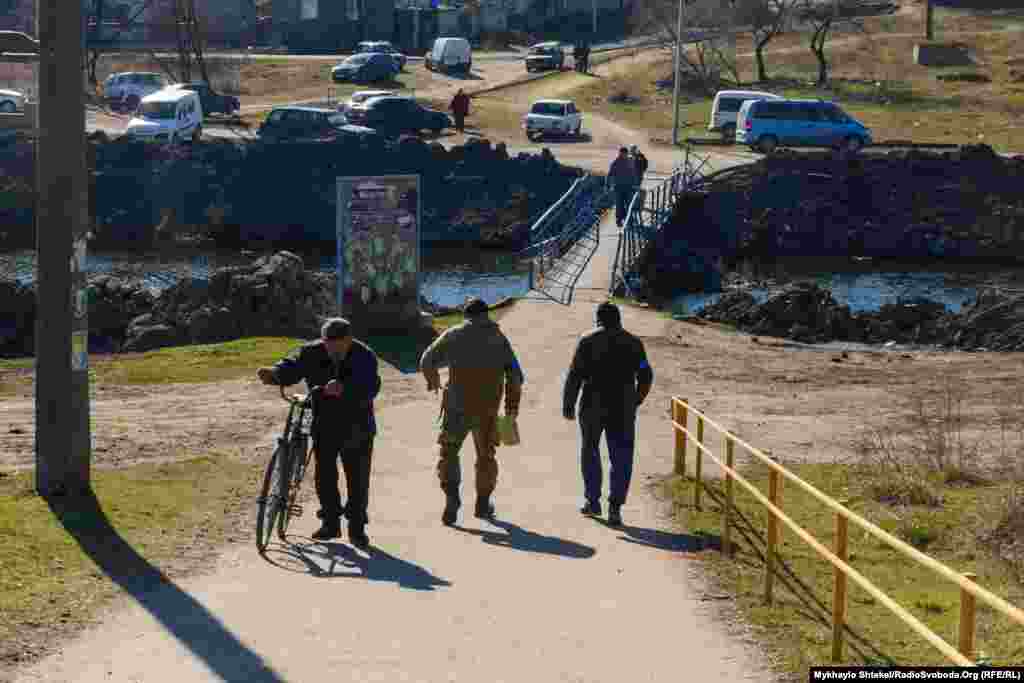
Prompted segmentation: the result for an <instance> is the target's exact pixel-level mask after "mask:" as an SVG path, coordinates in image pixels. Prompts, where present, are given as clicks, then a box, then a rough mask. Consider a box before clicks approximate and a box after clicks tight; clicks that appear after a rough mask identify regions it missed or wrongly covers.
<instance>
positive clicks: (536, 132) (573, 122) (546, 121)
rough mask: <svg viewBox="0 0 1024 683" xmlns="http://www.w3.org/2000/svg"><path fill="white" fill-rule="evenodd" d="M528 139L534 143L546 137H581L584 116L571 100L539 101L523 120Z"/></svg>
mask: <svg viewBox="0 0 1024 683" xmlns="http://www.w3.org/2000/svg"><path fill="white" fill-rule="evenodd" d="M523 128H524V129H525V130H526V137H527V138H528V139H529V140H531V141H533V140H536V139H538V138H541V137H543V136H545V135H574V136H576V137H579V136H580V133H581V130H582V128H583V115H582V114H580V112H579V110H578V109H576V104H575V103H574V102H572V101H571V100H537V101H536V102H534V103H533V105H532V106H531V107H530V112H529V113H528V114H527V115H526V116H525V117H524V118H523Z"/></svg>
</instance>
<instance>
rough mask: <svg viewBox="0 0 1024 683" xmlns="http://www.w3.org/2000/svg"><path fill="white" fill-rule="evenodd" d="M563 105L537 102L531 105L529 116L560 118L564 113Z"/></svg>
mask: <svg viewBox="0 0 1024 683" xmlns="http://www.w3.org/2000/svg"><path fill="white" fill-rule="evenodd" d="M564 110H565V105H562V104H556V103H554V102H537V103H536V104H534V105H533V108H532V109H531V110H530V113H531V114H540V115H541V116H561V115H562V114H563V113H564Z"/></svg>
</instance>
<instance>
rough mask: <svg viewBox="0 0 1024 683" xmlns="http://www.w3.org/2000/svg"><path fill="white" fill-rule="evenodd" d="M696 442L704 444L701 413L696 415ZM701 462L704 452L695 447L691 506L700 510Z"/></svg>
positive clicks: (702, 461)
mask: <svg viewBox="0 0 1024 683" xmlns="http://www.w3.org/2000/svg"><path fill="white" fill-rule="evenodd" d="M697 443H699V444H700V445H701V446H703V445H704V417H703V416H701V415H698V416H697ZM703 463H704V452H703V451H702V450H701V449H699V448H698V449H697V458H696V460H694V461H693V465H694V469H693V507H694V509H696V510H700V489H701V486H703V484H704V482H703V481H701V480H702V478H703V473H702V471H701V470H702V469H703Z"/></svg>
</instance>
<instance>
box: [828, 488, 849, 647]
mask: <svg viewBox="0 0 1024 683" xmlns="http://www.w3.org/2000/svg"><path fill="white" fill-rule="evenodd" d="M839 502H840V503H841V504H842V506H843V507H846V505H847V503H848V502H849V501H846V500H842V501H839ZM847 530H848V529H847V520H846V517H845V516H844V515H841V514H839V513H838V512H837V513H836V550H835V552H836V557H838V558H839V559H840V560H842V561H843V562H847V559H848V557H849V554H848V551H849V548H848V543H847V541H848V537H849V535H848V533H847ZM832 572H833V581H832V662H833V663H835V662H841V661H842V660H843V629H844V628H845V626H846V572H844V571H843V570H841V569H840V568H839V567H833V568H832Z"/></svg>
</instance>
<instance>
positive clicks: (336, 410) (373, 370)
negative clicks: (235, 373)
mask: <svg viewBox="0 0 1024 683" xmlns="http://www.w3.org/2000/svg"><path fill="white" fill-rule="evenodd" d="M320 336H321V339H320V340H319V341H315V342H311V343H309V344H305V345H303V346H302V348H301V349H299V351H298V353H296V354H295V355H293V356H291V357H288V358H285V359H283V360H281V361H280V362H278V363H277V364H276V365H274V367H272V368H260V369H259V371H258V372H257V374H258V376H259V378H260V380H261V381H262V382H263V383H264V384H277V385H284V386H288V385H291V384H298V383H299V382H301V381H302V380H305V381H306V386H307V387H322V391H320V392H317V393H316V394H314V397H313V448H314V449H316V495H317V497H318V498H319V499H320V508H321V510H320V512H321V517H322V518H323V525H322V526H321V527H320V529H319V530H318V531H317V532H316V533H314V534H313V538H315V539H317V540H326V539H330V538H338V537H339V536H340V535H341V517H342V515H345V516H347V517H348V534H349V538H350V539H351V540H352V543H353V544H354V545H355V546H356V547H358V548H367V547H368V546H369V544H370V539H369V538H368V537H367V536H366V529H365V527H366V523H367V521H368V518H367V508H368V504H369V497H370V459H371V455H372V453H373V439H374V437H375V436H376V434H377V421H376V418H375V416H374V414H373V400H374V398H376V396H377V394H378V392H380V385H381V381H380V375H379V374H378V372H377V356H376V354H375V353H374V352H373V350H372V349H370V348H369V347H368V346H366V345H365V344H363V343H362V342H360V341H357V340H355V339H353V337H352V328H351V325H350V324H349V322H348V321H347V320H345V319H344V318H331V319H330V320H328V321H327V322H325V323H324V325H323V328H322V330H321V332H320ZM339 456H340V457H341V464H342V466H343V467H344V468H345V483H346V485H347V488H348V505H346V506H344V507H343V506H342V504H341V494H340V493H339V491H338V457H339Z"/></svg>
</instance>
